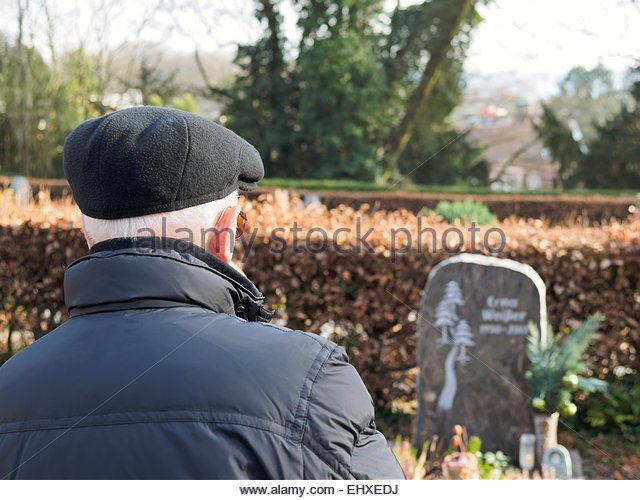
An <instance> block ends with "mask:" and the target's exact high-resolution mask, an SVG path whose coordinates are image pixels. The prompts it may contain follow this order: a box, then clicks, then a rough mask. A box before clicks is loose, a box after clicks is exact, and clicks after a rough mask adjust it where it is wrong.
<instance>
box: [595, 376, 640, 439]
mask: <svg viewBox="0 0 640 500" xmlns="http://www.w3.org/2000/svg"><path fill="white" fill-rule="evenodd" d="M585 406H586V407H587V408H586V416H585V418H584V420H585V422H586V423H587V424H588V425H589V427H591V428H592V429H595V430H598V431H604V432H607V433H612V432H613V433H629V434H634V435H636V436H637V435H640V374H637V373H626V374H624V375H622V376H620V377H616V379H615V380H613V381H612V382H611V384H610V386H609V390H608V391H606V392H600V393H595V394H593V395H592V396H591V397H590V398H589V399H588V400H587V401H586V402H585Z"/></svg>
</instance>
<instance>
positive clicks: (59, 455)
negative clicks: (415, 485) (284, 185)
mask: <svg viewBox="0 0 640 500" xmlns="http://www.w3.org/2000/svg"><path fill="white" fill-rule="evenodd" d="M65 298H66V302H67V307H68V308H69V312H70V315H71V318H70V319H69V320H68V321H67V322H65V323H64V324H63V325H61V326H60V327H59V328H57V329H56V330H54V331H52V332H51V333H50V334H48V335H46V336H45V337H43V338H42V339H40V340H38V341H37V342H35V343H34V344H33V345H31V346H30V347H28V348H26V349H24V350H23V351H21V352H19V353H18V354H16V355H15V356H14V357H13V358H11V359H10V360H9V361H8V362H6V363H5V364H4V365H3V366H2V367H0V478H15V479H32V478H42V479H44V478H47V479H48V478H77V479H79V478H209V479H247V478H250V479H331V478H336V479H353V478H357V479H366V478H375V479H378V478H395V479H402V478H403V473H402V470H401V468H400V466H399V465H398V462H397V461H396V459H395V457H394V456H393V453H392V452H391V450H390V448H389V446H388V444H387V441H386V440H385V438H384V437H383V436H382V434H380V433H379V432H378V431H376V428H375V424H374V420H373V416H374V409H373V404H372V401H371V397H370V396H369V394H368V392H367V390H366V388H365V386H364V384H363V383H362V380H361V379H360V377H359V375H358V373H357V372H356V370H355V369H354V368H353V367H352V366H351V365H350V364H349V363H348V360H347V356H346V354H345V352H344V351H343V349H341V348H340V347H338V346H337V345H336V344H334V343H333V342H330V341H328V340H325V339H323V338H322V337H319V336H317V335H313V334H308V333H304V332H300V331H292V330H289V329H286V328H281V327H278V326H273V325H270V324H268V323H266V322H265V321H268V320H269V319H270V317H271V314H270V312H269V311H267V310H266V309H264V308H263V307H262V306H261V303H262V301H263V300H264V297H263V296H262V295H261V294H260V292H259V291H258V290H257V289H256V288H255V286H254V285H253V284H251V282H249V281H248V280H247V279H246V278H245V277H244V276H243V275H242V274H241V273H239V272H237V271H235V270H234V269H233V268H231V267H230V266H227V265H226V264H224V263H223V262H222V261H220V260H219V259H217V258H216V257H214V256H212V255H211V254H209V253H207V252H205V251H204V250H202V249H200V248H199V247H195V246H192V245H186V244H184V243H181V242H178V241H177V240H171V239H154V238H143V239H138V240H130V239H117V240H110V241H108V242H103V243H99V244H97V245H96V246H94V248H93V251H92V252H91V254H89V255H88V256H86V257H83V258H81V259H79V260H78V261H76V262H74V263H73V264H72V265H71V266H69V268H68V270H67V272H66V275H65Z"/></svg>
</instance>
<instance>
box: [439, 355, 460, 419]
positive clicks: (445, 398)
mask: <svg viewBox="0 0 640 500" xmlns="http://www.w3.org/2000/svg"><path fill="white" fill-rule="evenodd" d="M457 355H458V346H456V345H454V346H452V347H451V350H450V351H449V354H447V358H446V359H445V360H444V385H443V386H442V392H441V393H440V397H439V398H438V411H443V412H447V411H450V410H451V408H453V400H454V399H455V397H456V389H457V388H458V381H457V379H456V356H457Z"/></svg>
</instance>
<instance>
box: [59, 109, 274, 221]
mask: <svg viewBox="0 0 640 500" xmlns="http://www.w3.org/2000/svg"><path fill="white" fill-rule="evenodd" d="M64 172H65V175H66V177H67V180H68V181H69V185H70V186H71V191H72V193H73V197H74V198H75V200H76V203H77V204H78V206H79V207H80V210H81V211H82V213H84V214H85V215H88V216H90V217H93V218H96V219H121V218H126V217H136V216H140V215H149V214H154V213H160V212H171V211H174V210H180V209H183V208H187V207H192V206H195V205H200V204H203V203H207V202H210V201H213V200H219V199H221V198H224V197H225V196H227V195H228V194H230V193H232V192H233V191H235V190H236V189H242V190H245V191H251V190H253V189H255V187H256V183H257V182H258V181H259V180H260V179H262V177H263V176H264V167H263V165H262V160H261V159H260V154H259V153H258V151H256V149H255V148H254V147H253V146H252V145H251V144H249V143H248V142H247V141H245V140H244V139H242V138H241V137H240V136H238V135H236V134H235V133H233V132H232V131H231V130H229V129H227V128H225V127H222V126H220V125H218V124H216V123H214V122H213V121H211V120H207V119H205V118H202V117H200V116H197V115H194V114H192V113H187V112H186V111H180V110H177V109H171V108H160V107H155V106H140V107H135V108H128V109H123V110H120V111H116V112H115V113H111V114H108V115H104V116H101V117H99V118H93V119H91V120H87V121H85V122H83V123H81V124H80V125H78V126H77V127H76V128H75V129H74V130H73V131H72V132H71V133H70V134H69V136H68V137H67V139H66V141H65V143H64Z"/></svg>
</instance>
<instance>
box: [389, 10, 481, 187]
mask: <svg viewBox="0 0 640 500" xmlns="http://www.w3.org/2000/svg"><path fill="white" fill-rule="evenodd" d="M447 3H448V4H449V5H448V9H447V14H448V15H447V16H443V17H442V18H441V19H440V26H439V28H438V31H440V30H441V31H440V33H439V36H438V38H437V42H436V44H435V46H434V47H433V49H432V51H431V53H430V55H429V60H428V62H427V64H426V65H425V67H424V71H423V72H422V76H421V78H420V82H419V83H418V85H417V86H416V87H415V88H414V89H413V92H412V93H411V96H410V98H409V99H408V100H407V103H406V107H405V111H404V116H403V118H402V121H401V122H400V123H399V124H398V126H397V127H396V128H395V130H394V131H393V132H392V134H391V137H390V142H389V148H388V160H387V162H386V165H385V169H384V172H383V174H382V175H383V179H387V180H388V179H390V178H391V176H392V175H393V174H394V173H395V171H396V169H397V166H398V162H399V160H400V157H401V156H402V154H403V153H404V151H405V149H406V147H407V144H408V143H409V140H410V139H411V137H412V135H413V132H414V130H415V128H416V124H417V123H418V118H419V116H420V114H419V113H420V111H421V110H422V108H423V106H424V104H425V103H426V102H427V100H428V99H429V97H430V95H431V93H432V92H433V89H434V87H435V85H436V84H437V82H438V80H439V78H440V75H441V73H442V68H443V67H444V66H445V65H446V63H447V54H448V52H449V51H450V50H451V45H452V42H453V39H454V38H455V36H456V35H457V34H458V33H459V32H460V30H461V29H462V26H463V24H464V23H465V22H466V21H467V19H468V17H469V15H471V14H472V13H473V9H474V7H475V3H476V2H475V0H457V1H456V2H455V3H452V2H451V1H449V2H447ZM452 5H453V6H452Z"/></svg>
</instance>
